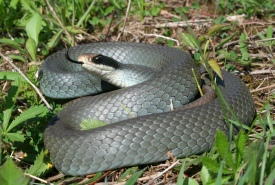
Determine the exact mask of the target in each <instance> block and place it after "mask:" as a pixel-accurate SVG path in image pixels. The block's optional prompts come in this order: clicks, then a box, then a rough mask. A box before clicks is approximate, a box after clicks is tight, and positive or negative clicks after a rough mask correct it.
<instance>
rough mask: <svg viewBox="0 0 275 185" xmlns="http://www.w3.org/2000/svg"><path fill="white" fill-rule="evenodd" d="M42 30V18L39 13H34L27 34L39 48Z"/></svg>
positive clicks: (27, 27) (28, 24)
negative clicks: (39, 37)
mask: <svg viewBox="0 0 275 185" xmlns="http://www.w3.org/2000/svg"><path fill="white" fill-rule="evenodd" d="M41 29H42V18H41V16H40V15H39V14H38V13H33V14H32V17H31V18H30V20H29V21H28V23H27V25H26V32H27V35H28V37H29V38H32V39H33V40H34V42H35V46H36V47H37V46H38V43H39V40H38V36H39V33H40V31H41Z"/></svg>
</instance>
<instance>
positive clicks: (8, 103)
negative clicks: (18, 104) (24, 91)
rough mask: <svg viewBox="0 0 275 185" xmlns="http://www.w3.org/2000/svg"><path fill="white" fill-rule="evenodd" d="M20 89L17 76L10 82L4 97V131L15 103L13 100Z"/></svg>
mask: <svg viewBox="0 0 275 185" xmlns="http://www.w3.org/2000/svg"><path fill="white" fill-rule="evenodd" d="M19 91H20V80H19V79H18V78H17V79H16V80H15V81H13V82H12V84H11V87H10V88H9V90H8V95H7V96H6V97H5V107H4V109H5V111H4V123H3V130H4V132H6V130H7V127H8V124H9V121H10V117H11V113H12V110H13V107H14V104H15V101H16V99H17V97H18V93H19Z"/></svg>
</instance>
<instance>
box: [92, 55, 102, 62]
mask: <svg viewBox="0 0 275 185" xmlns="http://www.w3.org/2000/svg"><path fill="white" fill-rule="evenodd" d="M102 58H103V55H97V56H95V57H93V62H94V63H96V64H100V63H102Z"/></svg>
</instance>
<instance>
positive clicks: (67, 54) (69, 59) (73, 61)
mask: <svg viewBox="0 0 275 185" xmlns="http://www.w3.org/2000/svg"><path fill="white" fill-rule="evenodd" d="M65 57H66V59H67V60H68V61H70V62H72V63H75V64H84V62H79V61H77V60H73V59H71V58H70V56H69V49H67V51H66V53H65Z"/></svg>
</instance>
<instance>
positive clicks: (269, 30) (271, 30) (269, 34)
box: [266, 26, 273, 39]
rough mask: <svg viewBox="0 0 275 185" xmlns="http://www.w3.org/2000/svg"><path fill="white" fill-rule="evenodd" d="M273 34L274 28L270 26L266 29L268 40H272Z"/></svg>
mask: <svg viewBox="0 0 275 185" xmlns="http://www.w3.org/2000/svg"><path fill="white" fill-rule="evenodd" d="M272 34H273V28H272V26H268V27H267V29H266V38H267V39H271V38H272Z"/></svg>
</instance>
